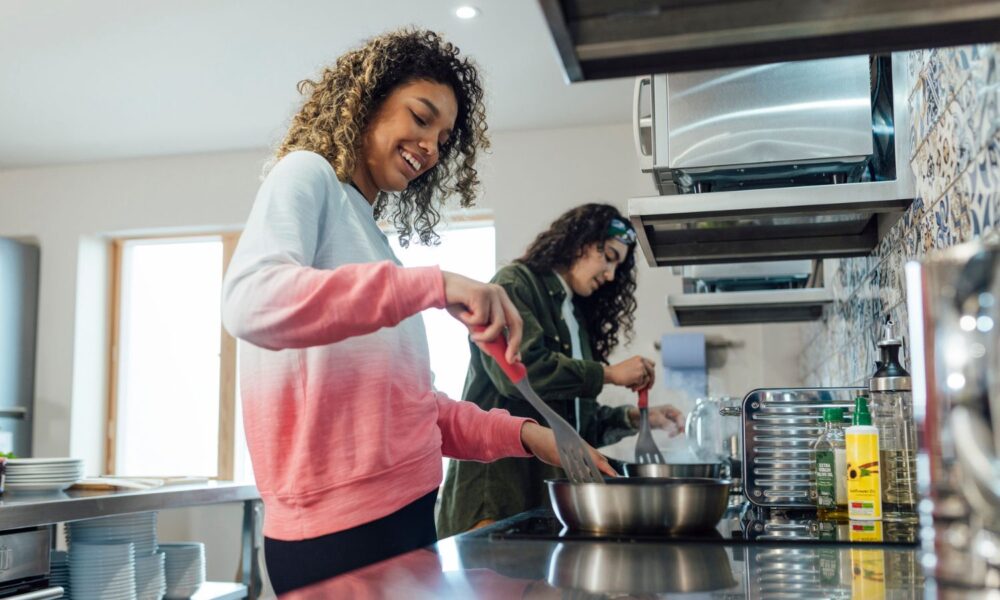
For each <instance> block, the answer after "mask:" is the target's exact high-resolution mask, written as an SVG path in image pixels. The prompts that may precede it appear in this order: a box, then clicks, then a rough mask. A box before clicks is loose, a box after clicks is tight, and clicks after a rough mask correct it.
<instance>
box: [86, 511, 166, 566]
mask: <svg viewBox="0 0 1000 600" xmlns="http://www.w3.org/2000/svg"><path fill="white" fill-rule="evenodd" d="M77 542H99V543H104V544H127V543H129V542H131V543H132V544H134V545H135V556H136V558H139V557H145V556H149V555H151V554H153V553H154V552H156V513H155V512H144V513H134V514H129V515H116V516H113V517H101V518H98V519H87V520H86V521H73V522H72V523H67V524H66V544H67V545H68V546H70V549H72V547H73V544H75V543H77Z"/></svg>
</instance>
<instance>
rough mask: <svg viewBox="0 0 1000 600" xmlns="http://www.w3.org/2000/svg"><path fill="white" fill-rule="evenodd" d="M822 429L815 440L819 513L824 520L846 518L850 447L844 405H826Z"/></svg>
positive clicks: (814, 460) (842, 519) (814, 459)
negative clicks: (845, 434) (846, 441)
mask: <svg viewBox="0 0 1000 600" xmlns="http://www.w3.org/2000/svg"><path fill="white" fill-rule="evenodd" d="M823 422H824V423H825V428H824V429H823V433H821V434H820V436H819V438H817V440H816V443H815V444H813V469H814V470H813V472H814V474H815V477H816V516H817V517H818V518H819V519H820V520H823V521H843V522H846V521H847V518H848V517H847V448H846V445H845V438H844V409H842V408H825V409H823Z"/></svg>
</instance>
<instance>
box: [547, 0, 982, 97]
mask: <svg viewBox="0 0 1000 600" xmlns="http://www.w3.org/2000/svg"><path fill="white" fill-rule="evenodd" d="M539 4H540V6H541V8H542V12H543V14H544V16H545V20H546V22H547V24H548V26H549V31H550V33H551V34H552V38H553V41H554V42H555V46H556V50H557V52H558V54H559V58H560V60H561V62H562V66H563V71H564V73H565V76H566V79H567V80H568V81H571V82H572V81H590V80H595V79H607V78H613V77H633V76H637V75H642V74H644V73H676V72H681V71H695V70H704V69H716V68H722V67H734V66H742V65H752V64H764V63H773V62H779V61H789V60H803V59H814V58H823V57H832V56H850V55H855V54H873V53H886V52H893V51H899V50H911V49H915V48H927V47H930V46H934V47H944V46H957V45H961V44H972V43H982V42H995V41H1000V2H997V1H996V0H948V1H947V2H943V1H942V0H833V1H831V0H711V1H705V0H672V1H671V2H665V1H663V0H625V1H623V0H539Z"/></svg>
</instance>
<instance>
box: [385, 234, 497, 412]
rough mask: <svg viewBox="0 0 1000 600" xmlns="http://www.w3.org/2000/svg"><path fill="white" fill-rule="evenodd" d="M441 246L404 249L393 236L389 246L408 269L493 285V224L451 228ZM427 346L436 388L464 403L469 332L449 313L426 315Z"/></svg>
mask: <svg viewBox="0 0 1000 600" xmlns="http://www.w3.org/2000/svg"><path fill="white" fill-rule="evenodd" d="M438 235H440V236H441V243H440V244H439V245H437V246H422V245H420V244H416V243H411V244H410V246H409V247H408V248H405V249H403V248H400V246H399V240H398V236H396V235H395V234H394V233H390V234H389V242H390V244H391V245H392V249H393V251H394V252H395V253H396V256H398V257H399V260H400V261H401V262H402V263H403V264H404V265H405V266H407V267H419V266H428V265H439V266H440V267H441V270H443V271H451V272H453V273H458V274H460V275H465V276H466V277H471V278H472V279H476V280H479V281H489V280H490V279H492V277H493V275H494V272H495V270H496V245H495V244H494V237H495V236H494V229H493V222H492V221H491V220H490V221H487V220H480V219H477V220H473V221H465V222H459V223H458V224H453V225H450V226H449V227H448V228H447V229H442V230H440V231H438ZM423 317H424V326H425V327H426V329H427V343H428V346H429V347H430V353H431V370H432V371H433V372H434V387H436V388H437V389H438V390H440V391H442V392H444V393H445V394H447V395H448V396H449V397H451V398H454V399H456V400H461V399H462V387H463V386H464V384H465V374H466V371H467V370H468V366H469V332H468V330H467V329H466V328H465V326H464V325H462V324H461V323H460V322H458V321H457V320H456V319H455V318H453V317H452V316H451V315H450V314H449V313H448V311H444V310H428V311H425V312H424V313H423Z"/></svg>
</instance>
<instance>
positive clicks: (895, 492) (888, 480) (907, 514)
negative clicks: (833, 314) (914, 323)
mask: <svg viewBox="0 0 1000 600" xmlns="http://www.w3.org/2000/svg"><path fill="white" fill-rule="evenodd" d="M902 345H903V340H902V339H900V338H898V337H896V335H895V334H894V331H893V322H892V320H887V321H886V323H885V327H884V333H883V337H882V340H881V341H879V343H878V347H879V352H880V355H881V356H880V359H879V368H878V370H877V371H876V372H875V375H874V376H873V377H872V378H871V379H870V380H869V382H868V390H869V396H870V398H871V412H872V420H873V424H874V425H875V427H876V428H878V442H879V467H880V469H879V471H880V475H881V479H882V482H881V483H882V510H883V517H884V518H885V519H886V520H890V521H909V520H915V519H916V511H917V474H916V461H917V431H916V425H915V423H914V420H913V397H912V394H911V386H910V374H909V373H907V372H906V369H904V368H903V366H902V365H901V364H900V362H899V352H900V349H901V348H902Z"/></svg>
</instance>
